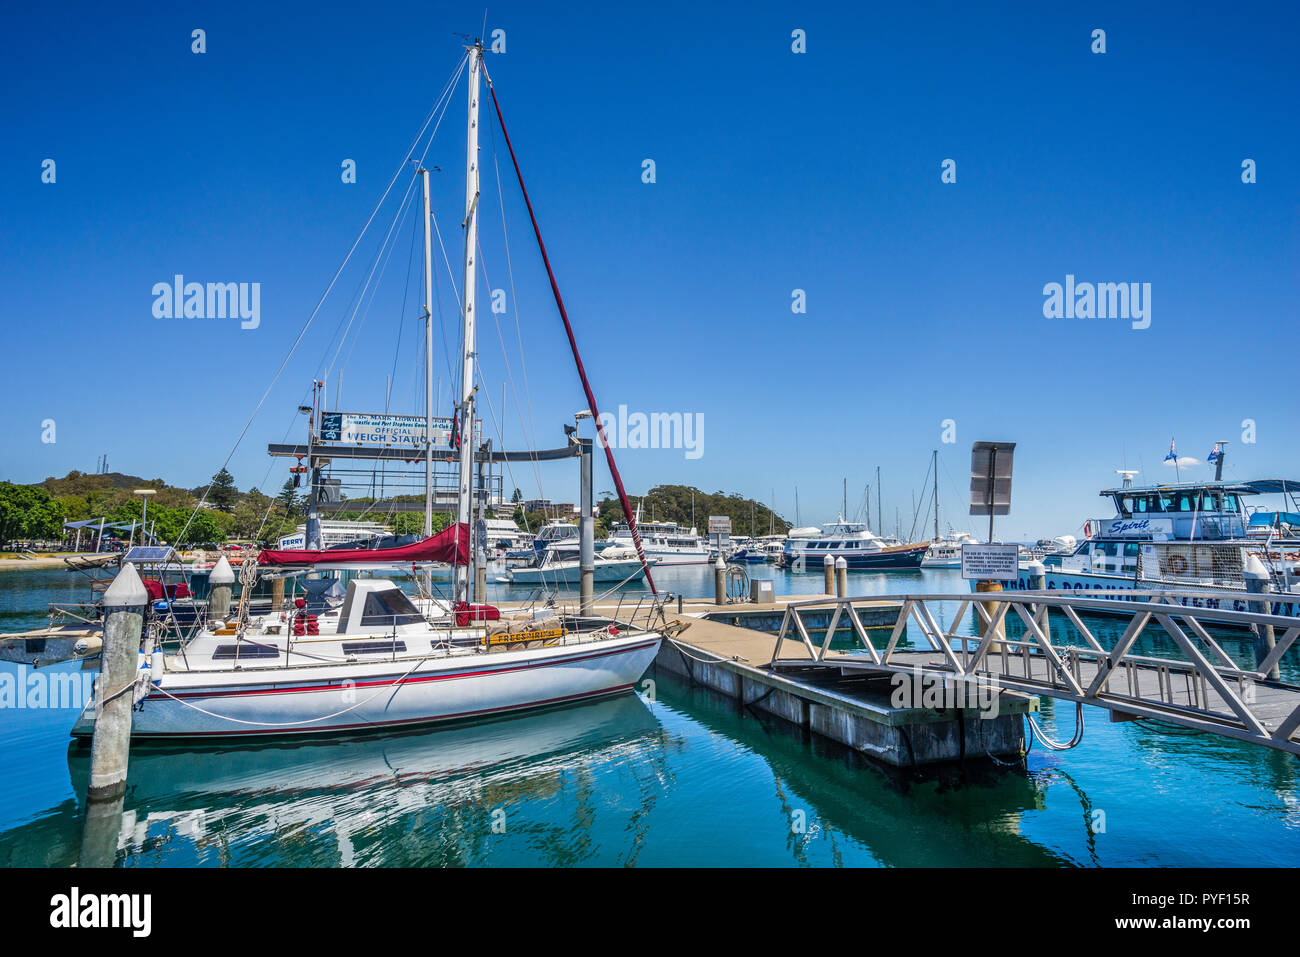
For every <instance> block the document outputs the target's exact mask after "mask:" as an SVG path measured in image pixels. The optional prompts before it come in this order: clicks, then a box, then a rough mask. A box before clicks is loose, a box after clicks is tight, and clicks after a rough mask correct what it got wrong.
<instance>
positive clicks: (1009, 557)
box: [961, 545, 1020, 581]
mask: <svg viewBox="0 0 1300 957" xmlns="http://www.w3.org/2000/svg"><path fill="white" fill-rule="evenodd" d="M961 577H962V578H966V579H975V580H977V581H1014V580H1015V579H1016V578H1018V577H1020V546H1019V545H963V546H962V547H961Z"/></svg>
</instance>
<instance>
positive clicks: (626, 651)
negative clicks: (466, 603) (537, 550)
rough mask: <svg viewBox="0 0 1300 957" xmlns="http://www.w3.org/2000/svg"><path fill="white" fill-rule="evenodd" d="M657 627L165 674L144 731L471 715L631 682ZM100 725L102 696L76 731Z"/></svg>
mask: <svg viewBox="0 0 1300 957" xmlns="http://www.w3.org/2000/svg"><path fill="white" fill-rule="evenodd" d="M659 641H660V638H659V636H658V635H657V634H653V633H651V634H644V633H643V634H639V635H636V636H629V637H617V638H610V639H607V640H603V641H594V642H586V643H583V644H581V645H575V646H569V647H553V648H538V649H531V650H521V651H507V652H501V653H493V654H458V655H449V656H446V657H438V658H427V659H424V660H423V661H419V660H418V659H415V660H413V659H411V658H407V659H405V660H403V659H401V658H398V659H397V660H388V661H382V662H364V663H355V664H347V665H335V664H330V665H316V666H303V667H291V668H285V667H274V666H271V667H246V668H244V669H243V670H240V671H192V672H191V671H171V670H168V671H166V672H164V675H163V679H162V684H161V688H160V689H158V690H154V691H152V692H151V693H150V694H149V695H148V696H147V697H145V699H144V700H143V701H142V702H141V706H140V707H139V709H138V710H137V711H136V713H135V715H134V722H133V726H132V736H133V737H135V738H216V737H250V736H257V735H261V736H283V735H324V734H339V733H351V732H360V731H366V730H371V729H379V728H393V727H402V726H413V725H419V724H431V723H436V722H441V721H458V720H472V719H475V718H483V717H486V716H491V715H498V714H504V713H508V712H514V711H523V710H527V709H530V708H541V707H549V706H555V705H563V704H568V703H572V702H578V701H582V700H586V699H592V698H598V697H601V696H603V695H610V694H615V693H618V692H623V691H627V690H629V689H631V688H632V687H633V686H634V685H635V683H636V681H637V680H638V679H640V677H641V676H642V675H643V674H644V673H645V670H646V668H648V667H649V665H650V663H651V661H653V660H654V656H655V654H656V652H657V651H658V649H659ZM93 731H94V703H93V702H92V703H91V704H89V705H87V707H86V710H85V711H84V712H83V713H82V715H81V717H80V718H79V719H78V721H77V723H76V725H75V727H74V728H73V731H72V733H73V734H74V735H77V736H85V735H89V734H91V733H92V732H93Z"/></svg>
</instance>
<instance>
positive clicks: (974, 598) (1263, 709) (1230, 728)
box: [772, 591, 1300, 754]
mask: <svg viewBox="0 0 1300 957" xmlns="http://www.w3.org/2000/svg"><path fill="white" fill-rule="evenodd" d="M1139 594H1141V593H1139ZM1101 595H1108V596H1110V597H1109V598H1102V597H1097V596H1101ZM995 596H996V597H995ZM888 597H889V598H891V599H893V600H897V601H901V602H902V607H901V609H900V611H899V614H898V619H897V621H896V623H895V624H894V627H893V629H892V631H891V632H890V635H889V640H888V642H887V643H886V645H885V647H884V648H883V649H881V648H879V647H878V646H877V643H876V642H873V641H872V640H871V636H870V634H869V632H868V630H867V629H866V628H864V627H863V625H862V622H861V620H860V619H859V618H858V615H857V611H856V610H855V609H854V607H853V602H854V601H855V600H856V601H861V600H862V599H861V598H857V599H850V598H840V599H830V598H827V599H812V600H809V601H801V602H793V603H791V604H789V605H787V606H786V610H785V617H784V618H783V620H782V622H781V630H780V633H779V634H778V636H777V643H776V649H775V650H774V652H773V654H772V667H773V668H778V667H803V668H806V667H810V666H812V667H818V666H820V667H832V668H837V669H840V670H841V671H844V672H848V671H854V672H867V673H872V672H875V673H880V674H890V673H894V672H907V673H911V672H913V671H914V670H915V669H917V668H920V669H921V671H922V672H923V673H930V674H934V675H941V676H944V677H946V678H947V679H948V680H956V681H965V682H975V683H984V684H990V685H994V686H997V687H1000V688H1005V689H1007V690H1012V691H1018V692H1024V693H1028V694H1039V695H1044V696H1047V697H1052V698H1058V699H1061V700H1064V701H1073V702H1077V703H1081V704H1089V705H1095V706H1097V707H1100V708H1106V709H1107V710H1109V711H1111V712H1113V714H1112V718H1113V719H1114V720H1132V719H1134V718H1150V719H1156V720H1160V721H1167V722H1171V723H1174V724H1178V725H1181V726H1183V727H1185V728H1189V729H1194V730H1197V731H1203V732H1207V733H1211V734H1221V735H1226V736H1227V737H1232V738H1237V739H1239V740H1242V741H1248V742H1251V743H1252V744H1259V745H1264V746H1265V747H1270V748H1276V749H1279V750H1283V751H1289V752H1291V753H1293V754H1300V740H1297V738H1296V732H1297V729H1300V686H1298V685H1294V684H1289V683H1286V682H1281V681H1273V680H1269V679H1268V678H1267V675H1268V672H1269V671H1270V670H1271V669H1272V668H1273V667H1274V666H1275V665H1277V663H1278V662H1279V661H1280V660H1281V659H1282V656H1283V655H1285V654H1286V653H1287V652H1288V651H1289V650H1290V649H1291V648H1292V647H1293V646H1294V645H1295V643H1296V639H1297V638H1298V637H1300V623H1297V621H1296V620H1295V619H1294V618H1288V617H1283V616H1279V615H1271V614H1263V613H1257V612H1239V611H1223V610H1218V609H1216V610H1215V611H1214V613H1213V614H1214V617H1215V619H1216V620H1223V619H1231V620H1232V622H1233V623H1234V624H1237V625H1239V626H1245V627H1247V628H1250V629H1252V630H1254V629H1265V628H1272V629H1275V631H1276V633H1277V634H1278V635H1280V637H1279V638H1278V639H1277V641H1276V644H1275V645H1273V646H1272V647H1271V648H1270V650H1269V651H1268V653H1267V655H1266V656H1265V657H1264V658H1263V660H1261V661H1259V662H1258V664H1257V666H1256V667H1255V668H1253V669H1251V668H1243V667H1241V666H1240V665H1238V664H1237V663H1236V662H1235V661H1233V659H1232V658H1231V656H1229V655H1228V654H1227V652H1225V651H1224V650H1223V648H1222V647H1221V646H1220V645H1219V643H1218V642H1217V641H1216V640H1215V639H1214V637H1213V636H1212V635H1211V633H1210V632H1209V630H1208V629H1207V628H1206V627H1205V625H1203V624H1202V623H1201V621H1200V620H1199V618H1198V617H1197V616H1198V615H1199V614H1200V613H1201V610H1200V609H1197V608H1194V607H1187V606H1183V605H1179V604H1176V603H1175V602H1174V599H1173V598H1171V597H1169V596H1167V595H1166V596H1161V595H1160V594H1158V593H1152V597H1151V600H1148V601H1126V602H1125V603H1124V609H1125V611H1126V612H1131V616H1130V617H1129V621H1128V623H1127V625H1126V626H1125V628H1124V631H1123V634H1122V635H1121V636H1120V638H1119V639H1118V640H1117V641H1116V642H1115V644H1114V646H1113V647H1111V648H1106V647H1104V646H1103V645H1102V643H1101V642H1100V641H1098V640H1097V638H1096V636H1095V635H1094V634H1093V632H1092V630H1091V629H1090V628H1089V627H1088V625H1087V624H1086V623H1085V622H1084V621H1083V619H1082V618H1081V617H1080V612H1089V611H1104V612H1107V613H1108V614H1109V615H1110V616H1112V620H1113V616H1114V614H1115V607H1116V605H1117V604H1118V603H1117V602H1116V601H1115V600H1114V596H1113V593H1111V592H1071V593H1069V594H1062V593H1060V592H1055V591H1030V592H991V593H982V594H980V595H970V596H964V595H924V594H921V595H891V596H888ZM1177 597H1191V598H1196V597H1213V595H1212V593H1205V595H1201V593H1198V592H1180V593H1178V596H1177ZM938 604H949V605H950V604H956V605H957V606H958V609H957V613H956V614H955V615H954V616H953V618H952V622H953V624H952V625H950V626H949V628H948V629H945V628H943V627H942V626H940V625H939V623H938V621H937V619H936V617H935V614H934V610H933V606H934V605H938ZM832 605H833V606H834V612H833V614H832V616H831V620H830V623H829V625H828V627H827V629H826V636H825V638H824V639H823V641H822V642H821V645H820V646H818V645H816V644H814V642H813V640H812V637H811V636H810V634H809V631H808V628H807V626H806V624H805V623H804V621H803V618H802V613H803V611H805V610H808V611H812V610H814V609H815V610H817V611H819V612H822V613H824V612H825V611H826V610H827V608H828V607H830V606H832ZM972 607H973V608H974V610H975V612H976V614H977V616H978V621H979V625H980V630H981V633H982V637H976V636H969V635H958V634H955V633H954V632H953V630H952V629H953V628H955V627H956V626H957V623H959V622H961V621H963V620H964V619H965V616H966V614H967V612H968V611H969V610H970V609H971V608H972ZM1013 613H1014V617H1013ZM846 615H847V617H848V622H849V624H850V625H851V627H852V631H853V634H854V635H855V637H856V638H857V640H858V642H859V643H860V644H861V645H862V648H863V651H864V652H865V654H862V653H848V654H846V653H843V652H832V651H831V650H830V645H831V640H832V638H833V637H834V636H835V634H836V631H837V630H838V628H839V625H840V622H841V620H842V619H843V618H844V617H845V616H846ZM1053 615H1059V616H1063V617H1064V618H1065V619H1066V620H1067V621H1068V622H1069V624H1070V625H1071V627H1072V628H1073V630H1074V632H1076V633H1077V634H1078V635H1080V636H1082V638H1083V640H1084V642H1085V644H1084V645H1078V644H1068V643H1064V642H1062V641H1061V640H1060V639H1059V638H1058V639H1057V640H1055V641H1054V640H1053V638H1052V629H1051V617H1052V616H1053ZM1008 620H1010V621H1013V622H1014V621H1017V620H1018V621H1019V622H1020V623H1022V624H1023V629H1024V630H1023V634H1022V635H1021V636H1010V635H1007V634H1006V623H1007V621H1008ZM911 621H915V622H916V624H917V625H918V626H919V628H920V632H921V634H922V635H923V636H924V637H925V639H926V641H927V642H928V644H929V650H928V651H919V652H918V651H915V650H911V649H903V650H900V649H899V648H898V645H899V641H900V639H902V638H903V636H904V633H905V631H906V629H907V626H908V624H909V622H911ZM1156 625H1158V626H1159V627H1160V629H1162V630H1163V633H1164V634H1167V635H1168V636H1169V637H1170V638H1171V639H1173V641H1174V643H1175V644H1176V645H1177V646H1178V647H1179V648H1180V649H1181V650H1182V651H1183V653H1184V654H1185V655H1186V656H1187V658H1186V660H1183V659H1175V658H1161V657H1151V656H1147V655H1136V654H1134V653H1133V646H1134V644H1135V643H1136V642H1137V640H1138V638H1139V637H1140V636H1141V635H1142V634H1143V633H1144V632H1145V630H1146V629H1147V627H1148V626H1153V627H1154V626H1156ZM1189 632H1190V634H1189ZM786 641H796V642H798V643H800V644H802V645H803V646H804V647H805V648H806V649H807V651H808V658H786V659H780V653H781V648H782V646H783V645H784V643H785V642H786ZM936 652H937V653H939V654H941V655H942V660H935V653H936ZM778 659H780V660H778Z"/></svg>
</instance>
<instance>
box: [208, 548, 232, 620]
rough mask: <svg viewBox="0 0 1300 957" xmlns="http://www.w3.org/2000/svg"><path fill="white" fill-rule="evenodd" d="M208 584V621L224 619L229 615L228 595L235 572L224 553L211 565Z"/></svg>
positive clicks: (230, 592)
mask: <svg viewBox="0 0 1300 957" xmlns="http://www.w3.org/2000/svg"><path fill="white" fill-rule="evenodd" d="M208 585H209V586H211V590H210V591H209V593H208V621H217V620H218V619H219V620H221V621H225V620H226V619H227V618H229V617H230V596H231V594H232V593H233V592H234V586H235V573H234V571H233V570H232V569H231V567H230V562H228V561H226V556H225V555H222V556H221V557H220V558H218V559H217V563H216V564H215V565H213V566H212V574H210V575H209V576H208Z"/></svg>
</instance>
